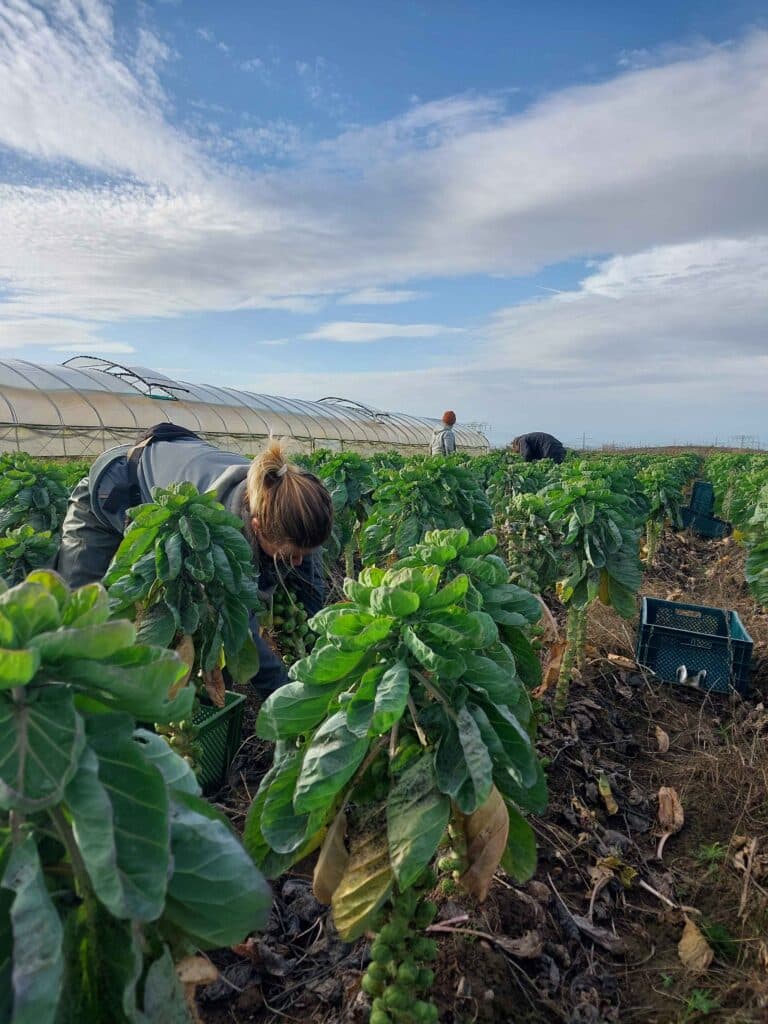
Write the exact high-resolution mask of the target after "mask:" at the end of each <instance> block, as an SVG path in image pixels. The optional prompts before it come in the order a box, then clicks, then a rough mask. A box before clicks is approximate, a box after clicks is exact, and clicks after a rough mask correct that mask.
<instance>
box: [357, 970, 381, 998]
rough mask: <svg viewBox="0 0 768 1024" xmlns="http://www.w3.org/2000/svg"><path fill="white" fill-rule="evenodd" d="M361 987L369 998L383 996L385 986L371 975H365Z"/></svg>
mask: <svg viewBox="0 0 768 1024" xmlns="http://www.w3.org/2000/svg"><path fill="white" fill-rule="evenodd" d="M360 987H361V988H362V990H363V992H365V994H366V995H367V996H378V995H381V991H382V988H383V984H382V982H380V981H376V980H374V979H373V978H372V977H371V976H370V975H369V974H364V975H363V980H362V981H361V982H360Z"/></svg>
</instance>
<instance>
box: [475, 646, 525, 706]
mask: <svg viewBox="0 0 768 1024" xmlns="http://www.w3.org/2000/svg"><path fill="white" fill-rule="evenodd" d="M464 660H465V661H466V663H467V671H466V672H465V673H464V675H463V676H462V677H461V681H462V683H463V684H464V685H465V686H470V687H472V689H473V690H479V691H481V692H483V693H486V694H487V695H488V697H489V698H490V699H491V700H492V701H493V702H494V704H514V703H515V701H516V700H517V696H518V693H519V690H520V680H519V679H518V678H517V676H516V674H515V666H514V662H512V664H511V667H510V666H508V667H504V666H502V665H499V664H498V663H497V662H495V661H493V660H492V659H491V658H486V657H485V656H484V655H481V654H475V653H474V652H470V653H465V654H464Z"/></svg>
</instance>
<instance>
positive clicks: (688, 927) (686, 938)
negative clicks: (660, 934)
mask: <svg viewBox="0 0 768 1024" xmlns="http://www.w3.org/2000/svg"><path fill="white" fill-rule="evenodd" d="M677 954H678V956H679V957H680V959H681V961H682V962H683V964H684V965H685V966H686V967H687V968H688V970H689V971H690V972H691V973H692V974H703V973H704V971H706V970H708V968H709V965H710V964H711V963H712V961H713V960H714V958H715V954H714V953H713V952H712V948H711V946H710V945H709V943H708V942H707V940H706V939H705V938H704V936H703V935H702V933H701V931H700V930H699V929H698V928H697V927H696V925H695V924H694V923H693V921H691V919H690V918H686V921H685V928H684V929H683V936H682V938H681V939H680V941H679V943H678V944H677Z"/></svg>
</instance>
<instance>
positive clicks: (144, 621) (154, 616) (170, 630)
mask: <svg viewBox="0 0 768 1024" xmlns="http://www.w3.org/2000/svg"><path fill="white" fill-rule="evenodd" d="M177 628H178V623H177V621H176V617H175V615H174V614H173V611H172V610H171V609H170V608H169V607H168V605H167V604H166V603H165V601H157V602H156V603H155V604H153V605H152V606H151V607H150V608H148V609H147V611H146V612H145V613H144V614H143V615H142V617H141V621H140V622H139V628H138V629H137V631H136V638H137V640H138V642H139V643H141V644H152V645H154V646H156V647H168V645H169V644H170V643H171V641H172V640H173V638H174V636H175V635H176V630H177Z"/></svg>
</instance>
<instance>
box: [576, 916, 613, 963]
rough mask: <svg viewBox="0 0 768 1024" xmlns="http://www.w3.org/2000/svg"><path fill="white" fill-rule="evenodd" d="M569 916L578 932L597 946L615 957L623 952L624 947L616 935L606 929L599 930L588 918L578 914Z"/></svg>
mask: <svg viewBox="0 0 768 1024" xmlns="http://www.w3.org/2000/svg"><path fill="white" fill-rule="evenodd" d="M570 916H571V918H572V920H573V923H574V924H575V925H576V927H577V928H578V929H579V931H580V932H583V933H584V934H585V935H586V936H587V938H589V939H592V941H593V942H595V943H597V945H598V946H602V947H603V949H607V950H608V952H609V953H613V954H614V955H615V956H619V955H620V954H622V953H623V952H624V950H625V948H626V947H625V945H624V943H623V942H622V940H621V939H620V938H619V937H618V935H614V934H613V932H610V931H608V929H607V928H600V927H599V925H596V924H593V923H592V922H591V921H590V920H589V918H587V917H582V916H581V915H580V914H571V915H570Z"/></svg>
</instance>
